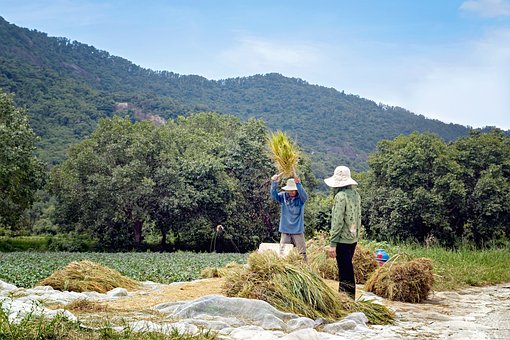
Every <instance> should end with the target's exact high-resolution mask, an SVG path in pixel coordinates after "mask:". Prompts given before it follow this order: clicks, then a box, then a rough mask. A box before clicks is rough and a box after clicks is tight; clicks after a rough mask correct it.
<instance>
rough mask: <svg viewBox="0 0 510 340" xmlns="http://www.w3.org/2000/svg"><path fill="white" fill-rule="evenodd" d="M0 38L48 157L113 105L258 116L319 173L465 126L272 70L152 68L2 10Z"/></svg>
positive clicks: (137, 110) (6, 73)
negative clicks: (28, 24)
mask: <svg viewBox="0 0 510 340" xmlns="http://www.w3.org/2000/svg"><path fill="white" fill-rule="evenodd" d="M0 46H1V48H0V88H2V89H3V90H5V91H7V92H13V93H15V94H16V97H15V102H16V104H17V105H18V106H20V107H24V108H26V109H27V111H28V113H29V115H30V117H31V124H32V127H33V129H34V131H35V132H36V133H37V134H38V135H40V136H41V138H42V139H41V143H40V145H41V149H42V151H41V156H42V158H43V159H44V160H46V161H50V162H53V163H56V162H60V161H61V160H63V159H64V158H65V150H66V149H67V147H68V146H69V145H70V144H72V143H75V142H77V141H79V140H81V139H83V138H84V137H85V136H88V135H89V134H90V133H91V132H92V131H93V130H94V129H95V127H96V123H97V120H98V119H99V118H101V117H111V116H113V115H114V114H116V113H119V114H121V115H130V116H131V117H132V118H133V119H140V118H142V119H152V120H155V121H161V119H173V118H175V117H177V116H178V115H188V114H190V113H193V112H199V111H217V112H220V113H225V114H233V115H235V116H238V117H241V118H242V119H247V118H249V117H257V118H262V119H264V120H265V121H266V122H267V124H268V126H269V127H270V128H271V129H283V130H285V131H287V132H288V133H289V134H290V135H291V136H292V137H294V138H295V139H296V140H297V141H298V142H299V143H300V145H302V146H303V147H304V149H305V150H306V151H307V152H309V153H311V154H312V157H313V158H314V160H315V162H314V165H315V170H316V173H317V174H318V175H319V176H321V175H325V174H329V173H330V172H331V170H332V169H333V168H334V166H336V165H338V164H340V163H344V164H346V165H350V166H351V167H353V168H354V169H357V170H362V169H365V168H366V158H367V155H368V154H369V153H371V152H372V151H373V150H374V149H375V145H376V143H377V142H378V141H380V140H381V139H391V138H394V137H395V136H398V135H400V134H409V133H411V132H413V131H418V132H424V131H428V132H433V133H436V134H438V135H439V136H441V137H442V138H443V139H444V140H446V141H450V140H454V139H456V138H458V137H459V136H462V135H465V134H467V131H468V128H467V127H465V126H462V125H457V124H445V123H442V122H440V121H438V120H432V119H427V118H425V117H424V116H422V115H415V114H413V113H411V112H409V111H407V110H405V109H403V108H399V107H390V106H385V105H383V104H377V103H375V102H373V101H371V100H368V99H364V98H360V97H359V96H356V95H351V94H345V93H344V92H343V91H342V92H339V91H337V90H335V89H332V88H326V87H323V86H318V85H311V84H309V83H307V82H306V81H304V80H301V79H297V78H288V77H284V76H282V75H280V74H275V73H272V74H266V75H254V76H251V77H244V78H234V79H226V80H219V81H213V80H208V79H206V78H204V77H200V76H195V75H179V74H176V73H173V72H167V71H152V70H149V69H144V68H142V67H139V66H137V65H135V64H133V63H132V62H130V61H128V60H126V59H123V58H120V57H116V56H112V55H110V54H109V53H108V52H105V51H100V50H98V49H96V48H94V47H92V46H88V45H86V44H82V43H79V42H76V41H73V42H71V41H70V40H69V39H66V38H55V37H48V36H47V34H45V33H42V32H38V31H35V30H29V29H26V28H20V27H17V26H16V25H13V24H9V23H8V22H7V21H5V20H4V19H3V18H1V17H0ZM176 48H178V47H176Z"/></svg>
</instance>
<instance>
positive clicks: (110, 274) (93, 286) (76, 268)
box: [39, 261, 139, 293]
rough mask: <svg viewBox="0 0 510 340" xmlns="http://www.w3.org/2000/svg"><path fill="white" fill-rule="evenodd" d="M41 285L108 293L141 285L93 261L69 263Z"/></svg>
mask: <svg viewBox="0 0 510 340" xmlns="http://www.w3.org/2000/svg"><path fill="white" fill-rule="evenodd" d="M39 285H43V286H51V287H53V288H54V289H57V290H61V291H66V290H67V291H73V292H90V291H92V292H99V293H106V292H108V291H110V290H112V289H113V288H117V287H122V288H126V289H136V288H138V286H139V283H138V282H137V281H135V280H133V279H130V278H128V277H126V276H123V275H121V274H120V273H119V272H117V271H116V270H113V269H110V268H107V267H104V266H102V265H100V264H97V263H94V262H91V261H81V262H71V263H69V264H68V265H67V266H66V267H65V268H64V269H62V270H57V271H56V272H54V273H53V274H51V276H49V277H47V278H45V279H44V280H42V281H41V282H39Z"/></svg>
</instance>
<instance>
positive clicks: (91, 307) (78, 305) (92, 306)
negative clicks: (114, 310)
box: [66, 300, 108, 313]
mask: <svg viewBox="0 0 510 340" xmlns="http://www.w3.org/2000/svg"><path fill="white" fill-rule="evenodd" d="M66 309H68V310H70V311H72V312H81V313H84V312H90V313H99V312H107V311H108V307H107V306H106V305H104V304H102V303H99V302H97V301H89V300H74V301H72V302H71V303H69V304H68V305H67V306H66Z"/></svg>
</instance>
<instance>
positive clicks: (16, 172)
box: [0, 90, 45, 227]
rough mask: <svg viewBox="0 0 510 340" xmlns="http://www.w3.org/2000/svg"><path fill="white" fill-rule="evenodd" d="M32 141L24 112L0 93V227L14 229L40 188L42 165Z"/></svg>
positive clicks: (32, 135)
mask: <svg viewBox="0 0 510 340" xmlns="http://www.w3.org/2000/svg"><path fill="white" fill-rule="evenodd" d="M36 141H37V137H36V135H35V133H34V132H33V131H32V129H31V127H30V125H29V123H28V117H27V115H26V114H25V112H24V111H23V110H20V109H17V108H16V107H15V106H14V103H13V96H12V95H8V94H6V93H4V92H2V91H1V90H0V145H1V146H2V147H1V148H0V225H4V226H9V227H14V226H15V225H16V223H17V222H18V220H19V218H20V216H21V215H22V214H23V212H24V211H25V210H26V209H27V208H29V207H30V206H31V205H32V203H33V201H34V197H35V193H36V191H37V190H38V189H40V188H42V186H43V185H44V182H45V171H44V166H43V163H42V162H41V161H39V160H38V159H37V158H36V157H35V156H34V151H35V149H36V148H35V143H36Z"/></svg>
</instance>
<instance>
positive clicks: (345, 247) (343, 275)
mask: <svg viewBox="0 0 510 340" xmlns="http://www.w3.org/2000/svg"><path fill="white" fill-rule="evenodd" d="M356 244H357V243H352V244H345V243H337V244H336V263H337V265H338V277H339V281H340V284H339V287H338V291H339V292H344V293H347V295H349V296H350V297H351V298H352V299H354V298H355V296H356V280H355V278H354V266H353V265H352V257H353V256H354V251H355V250H356Z"/></svg>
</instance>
